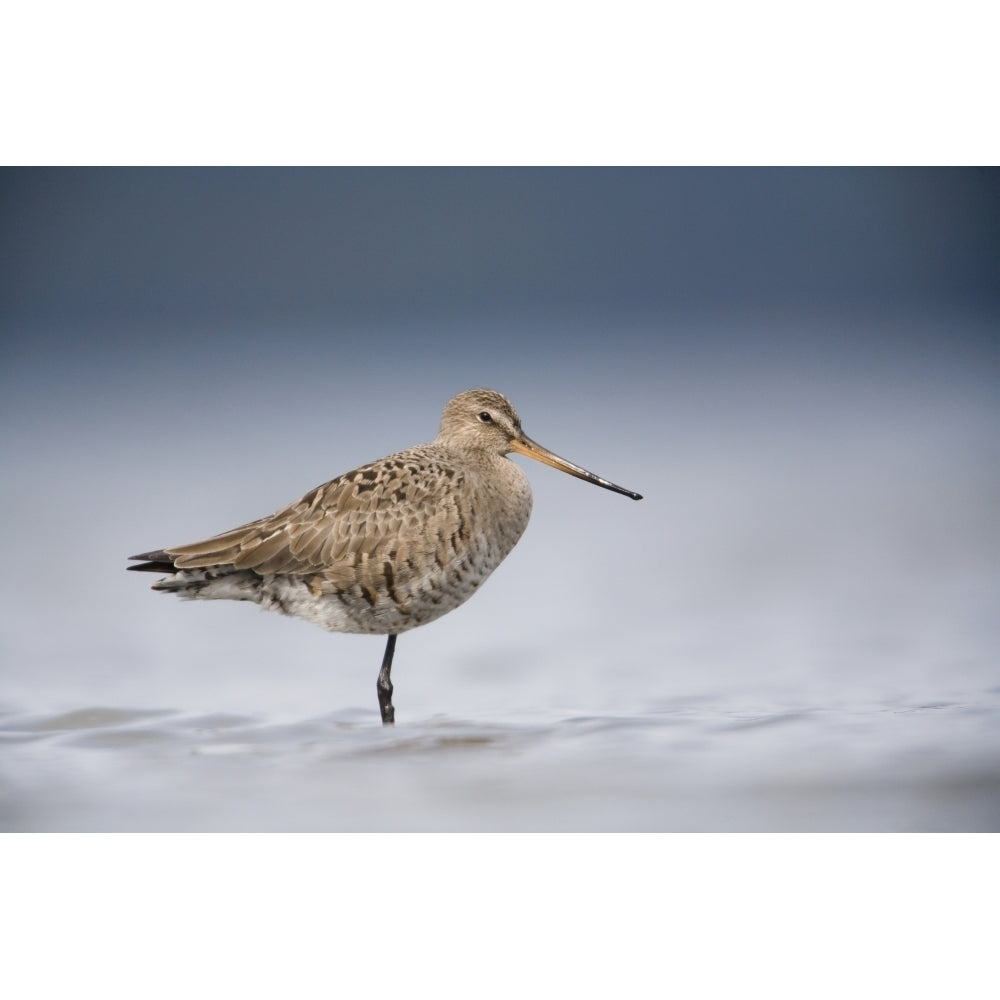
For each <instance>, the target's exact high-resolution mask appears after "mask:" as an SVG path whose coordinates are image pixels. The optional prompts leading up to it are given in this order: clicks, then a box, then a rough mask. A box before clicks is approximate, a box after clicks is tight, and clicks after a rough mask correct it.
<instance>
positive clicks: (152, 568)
mask: <svg viewBox="0 0 1000 1000" xmlns="http://www.w3.org/2000/svg"><path fill="white" fill-rule="evenodd" d="M129 559H143V560H145V562H140V563H137V564H136V565H135V566H126V567H125V568H126V569H134V570H137V571H138V572H140V573H173V572H174V561H173V559H171V558H170V556H169V555H167V553H166V552H164V551H163V549H157V550H156V551H155V552H143V553H142V555H138V556H129Z"/></svg>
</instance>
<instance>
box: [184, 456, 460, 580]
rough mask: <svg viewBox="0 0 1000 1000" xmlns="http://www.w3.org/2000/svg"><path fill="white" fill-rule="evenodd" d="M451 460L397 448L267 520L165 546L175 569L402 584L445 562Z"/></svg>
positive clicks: (452, 509) (452, 531)
mask: <svg viewBox="0 0 1000 1000" xmlns="http://www.w3.org/2000/svg"><path fill="white" fill-rule="evenodd" d="M460 481H461V477H460V475H459V474H458V473H457V472H456V471H455V470H454V469H453V468H452V467H450V465H449V464H447V463H444V462H441V461H439V460H437V459H436V458H433V457H431V456H430V455H428V454H427V453H426V452H424V451H423V450H414V451H411V452H401V453H400V454H399V455H394V456H390V457H389V458H386V459H382V460H381V461H379V462H375V463H373V464H371V465H367V466H362V467H361V468H359V469H356V470H354V471H353V472H349V473H347V474H346V475H343V476H340V477H339V478H337V479H334V480H331V481H330V482H328V483H324V484H323V485H322V486H318V487H317V488H316V489H314V490H311V491H310V492H309V493H307V494H306V495H305V496H304V497H302V499H301V500H297V501H295V502H294V503H292V504H289V505H288V506H287V507H284V508H283V509H281V510H279V511H277V512H276V513H274V514H272V515H271V516H270V517H265V518H261V519H260V520H259V521H253V522H251V523H250V524H246V525H243V526H242V527H239V528H234V529H233V530H232V531H226V532H224V533H223V534H221V535H216V536H215V537H213V538H209V539H206V540H205V541H203V542H195V543H194V544H191V545H179V546H176V547H173V548H169V549H166V552H167V554H168V555H170V556H171V557H172V558H173V560H174V564H175V566H176V567H177V568H178V569H191V568H196V567H203V566H219V565H224V566H233V567H235V568H237V569H247V570H253V571H254V572H256V573H261V574H265V573H278V574H294V575H300V576H311V575H314V574H315V575H319V576H322V577H323V578H324V579H325V580H326V581H328V582H329V583H330V584H331V585H333V586H336V585H338V584H339V583H340V582H341V581H342V582H343V583H344V584H348V583H352V582H357V581H358V580H359V579H360V578H362V577H367V576H368V575H369V572H366V570H368V569H369V567H370V571H371V572H373V573H375V572H378V573H381V572H382V571H383V566H384V563H385V562H386V561H389V562H391V563H392V565H393V570H394V572H395V575H396V578H397V579H399V580H400V582H403V581H404V580H406V579H407V578H412V577H414V576H417V575H419V574H422V573H424V572H425V571H426V567H427V566H428V565H431V564H433V563H434V562H436V563H437V564H438V565H439V566H441V565H442V564H447V563H448V562H450V560H451V558H452V557H453V556H454V552H455V548H454V545H455V539H456V538H459V537H461V536H462V535H464V534H465V530H466V513H467V512H465V511H463V510H462V509H461V507H460V501H459V500H458V499H456V497H457V494H458V491H456V490H454V489H453V488H451V487H452V486H453V485H457V484H458V483H459V482H460Z"/></svg>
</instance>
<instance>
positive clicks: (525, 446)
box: [510, 434, 642, 500]
mask: <svg viewBox="0 0 1000 1000" xmlns="http://www.w3.org/2000/svg"><path fill="white" fill-rule="evenodd" d="M510 449H511V451H516V452H517V453H518V454H519V455H527V456H528V458H533V459H534V460H535V461H536V462H543V463H544V464H545V465H551V466H552V468H553V469H558V470H559V471H560V472H568V473H569V474H570V475H571V476H576V478H577V479H582V480H584V481H585V482H588V483H593V484H594V485H595V486H602V487H603V488H604V489H606V490H611V491H612V492H614V493H621V494H622V495H623V496H627V497H631V498H632V499H633V500H641V499H642V496H641V495H640V494H639V493H633V492H632V491H631V490H626V489H624V488H623V487H621V486H615V484H614V483H609V482H608V481H607V480H606V479H601V477H600V476H595V475H594V474H593V473H592V472H588V471H587V470H586V469H581V468H580V466H579V465H574V464H573V463H572V462H567V461H566V459H565V458H560V457H559V456H558V455H556V454H555V453H554V452H551V451H549V449H548V448H543V447H542V446H541V445H540V444H539V443H538V442H537V441H532V440H531V438H530V437H528V435H527V434H522V435H521V436H520V437H519V438H514V439H513V440H512V441H511V442H510Z"/></svg>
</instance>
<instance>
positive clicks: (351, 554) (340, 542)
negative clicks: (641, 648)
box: [128, 389, 642, 725]
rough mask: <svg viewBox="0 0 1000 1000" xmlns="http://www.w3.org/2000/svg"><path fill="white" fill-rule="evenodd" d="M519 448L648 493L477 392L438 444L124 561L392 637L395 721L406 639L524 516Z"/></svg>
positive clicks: (210, 589) (204, 588)
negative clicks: (396, 655) (561, 451)
mask: <svg viewBox="0 0 1000 1000" xmlns="http://www.w3.org/2000/svg"><path fill="white" fill-rule="evenodd" d="M512 451H514V452H518V453H519V454H522V455H527V456H528V457H529V458H534V459H537V460H538V461H539V462H544V463H545V464H546V465H551V466H552V467H553V468H556V469H560V470H562V471H563V472H568V473H569V474H570V475H571V476H576V477H577V478H579V479H584V480H586V481H587V482H588V483H594V484H595V485H597V486H602V487H604V489H607V490H614V492H615V493H622V494H624V495H625V496H627V497H631V498H632V499H633V500H641V499H642V497H641V496H640V495H639V494H638V493H633V492H632V491H631V490H626V489H623V488H622V487H621V486H616V485H615V484H614V483H609V482H608V481H607V480H606V479H601V477H600V476H595V475H594V474H593V473H592V472H587V470H586V469H581V468H580V467H579V466H578V465H574V464H573V463H572V462H567V461H566V459H564V458H560V457H559V456H558V455H555V454H553V453H552V452H551V451H549V450H548V449H546V448H543V447H542V446H541V445H540V444H538V443H536V442H535V441H532V440H531V438H529V437H528V436H527V434H525V433H524V431H522V430H521V420H520V418H519V417H518V415H517V413H516V412H515V410H514V407H513V406H512V405H511V404H510V402H509V401H508V400H507V399H506V398H505V397H504V396H502V395H501V394H500V393H499V392H495V391H494V390H492V389H470V390H469V391H468V392H463V393H460V394H459V395H457V396H456V397H455V398H454V399H452V400H451V401H450V402H449V403H448V405H447V406H446V407H445V408H444V415H443V416H442V418H441V430H440V431H439V433H438V436H437V438H436V439H435V440H434V441H433V442H431V443H430V444H425V445H418V446H417V447H416V448H409V449H408V450H406V451H401V452H398V453H397V454H395V455H389V456H388V457H387V458H383V459H380V460H379V461H377V462H372V463H371V464H370V465H363V466H362V467H361V468H359V469H355V470H354V471H353V472H348V473H346V474H345V475H343V476H339V477H338V478H337V479H333V480H331V481H330V482H328V483H324V484H323V485H322V486H317V487H316V489H314V490H310V491H309V492H308V493H307V494H306V495H305V496H304V497H302V499H301V500H296V501H295V502H294V503H291V504H289V505H288V506H287V507H283V508H282V509H281V510H279V511H277V512H276V513H274V514H272V515H271V516H270V517H264V518H261V519H260V520H259V521H253V522H251V523H250V524H245V525H243V526H242V527H240V528H233V529H232V531H226V532H223V533H222V534H221V535H216V536H215V537H213V538H209V539H207V540H206V541H204V542H194V543H193V544H191V545H175V546H172V547H171V548H167V549H158V550H156V551H154V552H145V553H143V554H142V555H138V556H130V557H129V558H130V559H141V560H143V562H141V563H139V564H138V565H136V566H129V567H128V568H129V569H132V570H142V571H148V572H153V573H168V574H170V575H169V576H167V577H166V578H165V579H163V580H158V581H157V582H156V583H154V584H153V590H161V591H165V592H167V593H173V594H178V595H179V596H181V597H185V598H194V599H202V600H214V599H228V600H233V601H255V602H256V603H257V604H259V605H260V606H261V607H262V608H265V609H266V610H268V611H280V612H281V613H282V614H286V615H293V616H295V617H298V618H305V619H306V620H307V621H311V622H314V623H315V624H317V625H319V626H320V627H321V628H325V629H327V630H328V631H330V632H360V633H369V634H373V635H385V636H388V641H387V642H386V646H385V655H384V656H383V658H382V667H381V669H380V670H379V675H378V683H377V691H378V702H379V709H380V710H381V713H382V722H383V724H384V725H391V724H392V723H393V722H394V720H395V709H394V708H393V704H392V682H391V680H390V676H389V674H390V671H391V669H392V657H393V652H394V651H395V648H396V636H397V635H398V634H399V633H400V632H406V631H408V630H409V629H411V628H416V627H417V626H418V625H426V624H427V623H428V622H432V621H434V620H435V619H436V618H440V617H441V616H442V615H443V614H446V613H447V612H449V611H452V610H454V609H455V608H457V607H458V606H459V605H460V604H461V603H462V602H463V601H465V600H467V599H468V598H469V597H470V596H471V595H472V594H473V592H474V591H475V590H476V589H478V587H479V585H480V584H481V583H482V582H483V581H484V580H485V579H486V578H487V577H488V576H489V575H490V573H492V572H493V570H495V569H496V568H497V566H499V565H500V563H501V562H502V561H503V559H504V557H505V556H506V555H507V554H508V553H509V552H510V550H511V549H512V548H513V547H514V546H515V544H517V540H518V539H519V538H520V537H521V533H522V532H523V531H524V529H525V527H526V526H527V524H528V517H529V515H530V514H531V487H530V486H529V485H528V477H527V476H526V475H525V474H524V472H522V471H521V469H520V468H519V467H518V466H517V465H515V464H514V463H513V462H511V461H510V460H509V459H508V458H506V455H508V454H509V453H510V452H512Z"/></svg>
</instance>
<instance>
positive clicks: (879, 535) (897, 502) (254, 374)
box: [0, 168, 1000, 829]
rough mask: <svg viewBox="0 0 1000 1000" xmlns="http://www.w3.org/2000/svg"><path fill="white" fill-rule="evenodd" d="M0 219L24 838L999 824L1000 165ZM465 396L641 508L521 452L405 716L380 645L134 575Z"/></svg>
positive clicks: (263, 201)
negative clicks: (499, 512) (383, 689)
mask: <svg viewBox="0 0 1000 1000" xmlns="http://www.w3.org/2000/svg"><path fill="white" fill-rule="evenodd" d="M0 212H2V219H3V225H2V227H0V259H2V262H3V263H2V268H0V331H2V367H0V406H2V408H3V420H2V429H0V460H2V462H3V466H4V469H5V470H6V471H5V474H4V476H3V481H2V486H0V489H2V498H3V499H2V512H3V518H2V521H0V531H2V538H0V543H2V547H3V552H4V561H5V572H4V573H3V574H2V576H0V642H2V646H0V657H2V668H0V669H2V686H0V709H2V710H3V712H4V713H5V716H4V719H5V720H6V721H5V722H3V724H4V727H5V728H4V732H5V733H6V736H5V739H6V742H7V749H6V753H7V761H8V763H7V766H6V767H5V769H4V775H5V777H4V778H3V780H4V782H5V788H6V789H7V792H8V796H7V802H8V805H7V806H6V807H5V810H6V811H5V812H4V813H3V815H2V820H3V822H4V824H5V827H6V828H14V829H26V828H32V829H42V828H53V829H54V828H88V829H124V828H202V827H209V828H220V829H223V828H225V829H229V828H233V829H242V828H247V829H255V828H271V827H272V826H275V825H278V826H280V822H279V821H278V820H277V819H276V818H275V816H276V813H275V810H274V808H273V805H274V802H275V801H276V799H275V797H276V796H277V797H278V799H280V800H281V801H285V800H284V799H282V798H281V797H282V796H292V801H290V802H288V803H286V804H287V808H286V810H285V811H284V812H283V813H282V816H283V817H284V820H283V822H285V823H286V828H317V829H345V828H352V829H369V828H370V829H385V828H402V829H478V828H486V829H508V828H516V829H605V828H611V829H798V828H804V829H816V828H820V829H915V828H919V829H939V828H959V829H995V828H996V826H997V824H998V821H1000V806H998V805H997V803H998V802H1000V794H998V793H1000V739H998V737H997V735H996V734H997V732H1000V727H998V725H997V723H998V721H1000V711H998V709H1000V671H998V661H997V650H998V642H997V640H998V638H1000V615H998V614H997V611H998V597H1000V593H998V576H997V567H998V556H1000V532H998V528H997V516H996V511H997V510H998V509H1000V467H998V461H997V459H998V454H997V426H998V424H997V418H998V416H1000V406H998V404H1000V399H998V378H997V376H998V374H1000V371H998V368H1000V354H998V346H1000V345H998V331H1000V322H998V321H1000V171H998V170H996V169H857V170H854V169H801V170H800V169H621V168H613V169H496V170H493V169H302V170H298V169H169V170H155V169H54V170H48V169H7V170H3V171H0ZM474 386H490V387H492V388H496V389H499V390H500V391H501V392H503V393H505V394H506V395H508V396H509V397H510V398H511V399H512V401H513V402H514V404H515V406H516V407H517V408H518V410H519V412H520V415H521V417H522V419H523V421H524V426H525V429H526V431H527V432H528V433H529V434H530V435H531V436H532V437H534V438H536V439H537V440H538V441H540V442H541V443H542V444H544V445H546V446H547V447H549V448H551V449H552V450H554V451H556V452H558V453H559V454H562V455H564V456H565V457H567V458H569V459H570V460H571V461H574V462H576V463H578V464H581V465H583V466H585V467H587V468H589V469H591V470H593V471H594V472H596V473H598V474H599V475H602V476H605V477H607V478H609V479H612V480H613V481H615V482H617V483H620V484H622V485H623V486H626V487H628V488H630V489H634V490H637V491H638V492H641V493H643V494H644V495H645V499H644V500H643V501H642V503H639V504H636V503H632V502H630V501H628V500H627V499H625V498H623V497H620V496H616V495H614V494H611V493H607V492H605V491H602V490H597V489H592V488H590V487H588V486H586V485H585V484H583V483H581V482H579V481H576V480H573V479H571V478H569V477H564V476H560V475H559V474H558V473H556V472H554V471H553V470H551V469H548V468H544V467H542V466H540V465H535V464H534V463H527V464H528V465H531V466H532V467H530V468H527V472H528V474H529V476H530V478H531V481H532V484H533V488H534V491H535V510H534V514H533V517H532V523H531V525H530V526H529V528H528V531H527V532H526V534H525V537H524V538H523V539H522V541H521V542H520V544H519V545H518V547H517V548H516V549H515V551H514V552H513V553H512V555H511V556H510V557H509V558H508V560H507V561H506V562H505V563H504V564H503V565H502V566H501V567H500V569H498V570H497V572H496V574H495V575H494V577H492V578H491V580H490V582H489V583H488V584H487V585H486V586H485V587H484V588H483V590H482V592H481V593H480V594H477V595H476V596H475V598H474V599H473V600H471V601H470V602H469V603H468V604H467V605H465V606H464V607H462V608H460V609H459V610H458V611H456V612H454V613H453V614H451V615H448V616H446V617H445V618H443V619H441V620H440V621H439V622H437V623H434V624H432V625H430V626H428V627H427V628H424V629H419V630H417V631H415V632H412V633H407V634H406V635H404V636H403V637H401V639H400V641H399V646H398V649H397V653H396V664H395V667H394V680H395V683H396V696H395V701H396V707H397V719H398V721H399V722H400V725H399V726H397V731H396V733H383V732H382V731H381V730H379V729H378V727H377V708H376V704H375V694H374V685H375V677H376V674H377V670H378V664H379V661H380V658H381V653H382V645H383V643H382V641H381V640H380V639H377V638H370V637H357V636H338V635H329V634H326V633H324V632H322V631H321V630H319V629H317V628H315V627H313V626H310V625H308V624H305V623H302V622H298V621H293V620H291V619H285V618H281V617H279V616H276V615H264V614H261V613H259V612H258V611H257V609H256V608H254V607H253V606H250V605H238V604H230V603H227V602H203V603H201V602H199V603H183V604H182V603H180V602H178V601H177V600H175V599H173V598H170V597H167V596H164V595H160V594H153V593H151V592H150V591H149V589H148V583H149V582H150V580H149V578H147V577H145V576H138V575H136V574H126V573H125V572H124V566H125V557H126V556H128V555H131V554H133V553H135V552H142V551H146V550H147V549H150V548H155V547H160V546H163V545H170V544H177V543H182V542H188V541H194V540H196V539H199V538H202V537H206V536H208V535H210V534H214V533H216V532H218V531H222V530H224V529H227V528H230V527H233V526H235V525H237V524H240V523H243V522H246V521H249V520H252V519H254V518H257V517H260V516H262V515H264V514H267V513H269V512H271V511H273V510H275V509H277V508H278V507H280V506H282V505H283V504H285V503H287V502H288V501H290V500H292V499H294V498H296V497H297V496H299V495H301V494H302V493H303V492H305V491H306V490H307V489H309V488H311V487H312V486H315V485H317V484H318V483H321V482H323V481H325V480H327V479H330V478H332V477H333V476H335V475H338V474H340V473H342V472H345V471H347V470H349V469H351V468H353V467H355V466H356V465H359V464H361V463H362V462H365V461H368V460H371V459H374V458H377V457H380V456H382V455H384V454H387V453H389V452H392V451H395V450H398V449H400V448H403V447H407V446H409V445H412V444H416V443H418V442H422V441H427V440H430V439H432V438H433V437H434V435H435V434H436V431H437V424H438V420H439V417H440V411H441V409H442V407H443V405H444V403H445V402H446V401H447V399H448V398H450V397H451V396H452V395H454V394H455V393H456V392H459V391H461V390H463V389H467V388H471V387H474ZM519 461H520V460H519ZM331 713H332V714H331ZM206 720H207V721H206ZM227 720H228V721H227ZM317 720H319V721H317ZM0 721H3V720H0ZM227 727H228V728H227ZM237 731H238V733H239V736H238V738H236V737H232V735H231V733H232V732H237ZM226 733H230V735H229V736H227V735H225V734H226ZM305 746H309V747H313V748H315V747H316V746H320V747H322V751H321V752H320V753H318V755H316V754H313V753H312V751H310V752H309V753H308V754H305V755H304V756H303V751H302V748H303V747H305ZM456 746H458V747H460V749H455V748H456ZM414 747H416V749H417V750H418V751H420V752H419V753H416V752H415V751H414ZM470 747H474V748H478V749H474V750H473V751H470V749H469V748H470ZM150 748H153V749H150ZM265 748H266V751H265ZM262 754H264V755H265V757H266V756H267V754H273V755H276V756H275V757H274V758H271V757H268V758H267V759H268V761H269V766H268V767H265V768H261V767H260V766H258V765H259V764H260V761H259V759H258V758H259V757H260V756H261V755H262ZM199 755H200V756H199ZM379 755H382V756H379ZM376 758H377V759H378V760H379V761H380V768H379V770H378V771H377V772H376V771H373V770H372V766H373V765H372V761H373V760H375V759H376ZM182 760H183V766H182V765H181V764H180V763H179V762H180V761H182ZM199 760H201V761H205V760H211V761H212V762H213V763H212V769H211V770H209V771H205V770H203V769H201V768H200V767H199V766H198V765H197V764H196V763H192V761H199ZM220 760H226V761H228V764H227V768H230V769H229V770H227V769H223V770H218V763H219V761H220ZM275 760H279V761H280V762H281V768H283V769H284V770H280V769H279V771H276V770H275V768H276V767H277V765H276V764H275ZM389 760H391V761H392V764H391V765H390V764H389V763H386V762H387V761H389ZM428 761H433V762H434V764H435V766H434V767H430V768H429V767H428ZM331 762H332V763H331ZM192 768H193V770H192ZM233 768H235V769H237V771H233V770H231V769H233ZM237 772H238V777H237ZM110 774H114V776H115V780H114V781H113V782H109V781H108V780H107V779H108V776H109V775H110ZM154 774H155V778H153V777H152V776H153V775H154ZM484 774H489V775H490V776H491V778H490V780H488V781H485V782H484ZM375 775H377V777H376V776H375ZM88 776H89V777H88ZM279 777H280V780H279ZM237 780H239V781H243V782H247V783H249V784H248V786H247V787H250V788H253V789H256V790H257V792H259V794H257V795H252V794H250V795H244V796H241V797H240V803H239V804H238V805H237V804H236V802H235V801H234V800H233V798H232V797H231V796H226V795H225V794H224V793H223V792H220V789H224V788H228V787H231V785H232V784H233V782H234V781H237ZM372 781H375V782H376V783H378V782H383V781H388V782H392V788H393V789H394V791H395V792H396V793H399V794H403V793H402V792H401V791H400V790H401V789H407V790H408V791H407V792H406V795H408V796H409V798H408V799H405V801H406V802H407V803H408V808H406V809H404V810H403V811H402V814H400V813H399V812H397V811H386V810H385V808H384V806H383V805H380V804H378V803H374V802H373V801H372V799H371V797H370V795H368V794H367V793H366V792H365V789H366V788H369V787H370V785H371V782H372ZM214 782H217V783H218V784H214ZM256 782H267V785H266V788H265V787H264V786H263V785H256V784H255V783H256ZM314 783H315V784H314ZM320 783H321V784H322V787H323V788H325V789H327V790H328V791H329V789H330V788H331V787H335V788H336V789H337V792H336V794H333V793H332V792H330V793H329V794H327V795H325V796H324V797H323V799H322V802H320V801H319V800H318V799H317V797H316V796H315V795H313V794H311V790H313V789H314V788H315V787H317V785H318V784H320ZM331 783H332V785H331ZM112 785H113V786H114V788H115V789H116V790H115V791H114V792H112V791H102V790H101V789H107V788H109V787H111V786H112ZM81 788H82V789H83V791H81V790H80V789H81ZM149 789H152V791H150V790H149ZM193 789H198V790H200V791H201V792H202V793H204V795H202V794H197V795H196V794H194V792H193V791H192V790H193ZM290 789H291V791H290ZM208 791H211V792H212V795H209V794H208ZM216 793H219V794H216ZM213 796H215V797H214V798H213ZM220 796H221V797H220ZM209 800H210V801H212V802H215V803H217V804H216V805H215V806H214V807H213V808H211V809H208V810H207V811H206V806H205V802H206V801H209ZM192 804H194V805H192Z"/></svg>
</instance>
